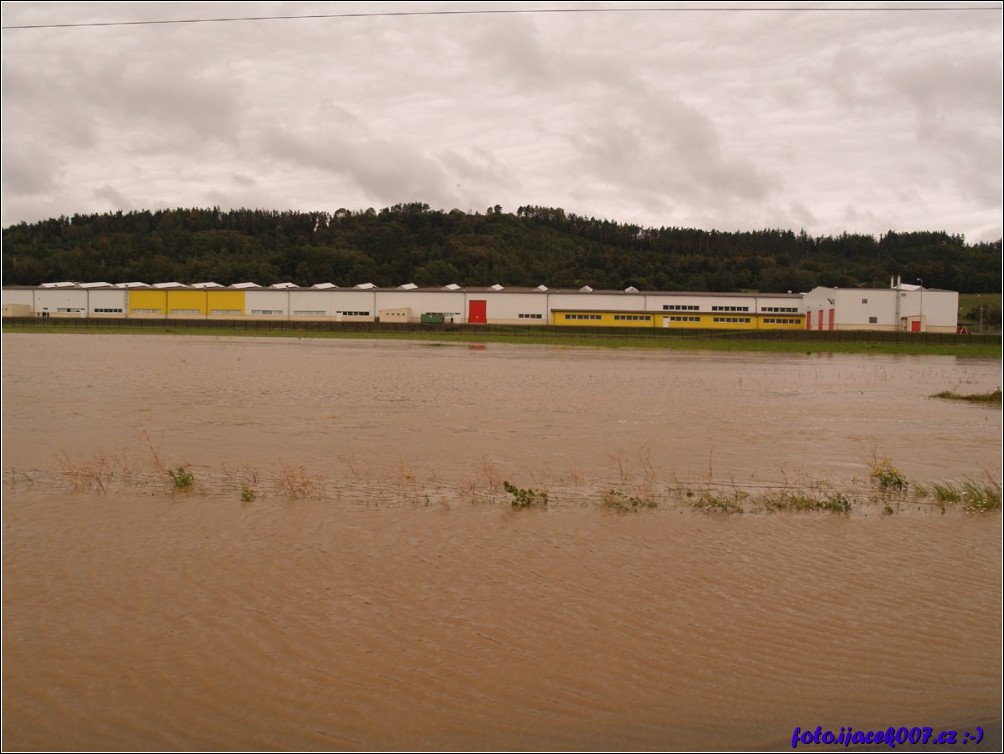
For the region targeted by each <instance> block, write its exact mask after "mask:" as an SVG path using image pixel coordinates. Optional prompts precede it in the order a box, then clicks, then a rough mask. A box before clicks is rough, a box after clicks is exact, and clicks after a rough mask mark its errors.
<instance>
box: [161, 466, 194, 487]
mask: <svg viewBox="0 0 1004 754" xmlns="http://www.w3.org/2000/svg"><path fill="white" fill-rule="evenodd" d="M167 475H168V476H169V477H170V478H171V484H173V485H174V489H176V490H189V489H191V488H192V485H193V484H195V477H194V476H193V475H192V472H190V471H189V470H188V469H186V468H185V467H184V466H179V467H178V468H176V469H168V470H167Z"/></svg>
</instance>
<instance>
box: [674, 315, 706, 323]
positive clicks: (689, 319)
mask: <svg viewBox="0 0 1004 754" xmlns="http://www.w3.org/2000/svg"><path fill="white" fill-rule="evenodd" d="M669 321H670V322H700V321H701V318H700V317H679V316H678V317H670V318H669Z"/></svg>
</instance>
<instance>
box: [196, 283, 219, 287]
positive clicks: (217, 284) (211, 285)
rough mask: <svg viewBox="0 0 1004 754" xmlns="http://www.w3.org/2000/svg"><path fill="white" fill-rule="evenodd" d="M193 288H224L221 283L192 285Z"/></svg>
mask: <svg viewBox="0 0 1004 754" xmlns="http://www.w3.org/2000/svg"><path fill="white" fill-rule="evenodd" d="M192 287H193V288H222V287H223V286H222V285H220V284H219V283H192Z"/></svg>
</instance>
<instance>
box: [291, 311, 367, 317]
mask: <svg viewBox="0 0 1004 754" xmlns="http://www.w3.org/2000/svg"><path fill="white" fill-rule="evenodd" d="M335 313H336V314H341V315H342V316H343V317H368V316H370V313H369V312H335ZM294 314H299V312H294ZM317 314H319V315H323V314H324V312H317Z"/></svg>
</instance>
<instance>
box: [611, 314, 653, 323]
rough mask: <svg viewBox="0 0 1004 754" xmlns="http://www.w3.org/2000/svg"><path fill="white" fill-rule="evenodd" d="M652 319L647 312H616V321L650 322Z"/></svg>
mask: <svg viewBox="0 0 1004 754" xmlns="http://www.w3.org/2000/svg"><path fill="white" fill-rule="evenodd" d="M649 319H651V318H650V317H649V316H648V315H647V314H615V315H614V321H615V322H648V321H649Z"/></svg>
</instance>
